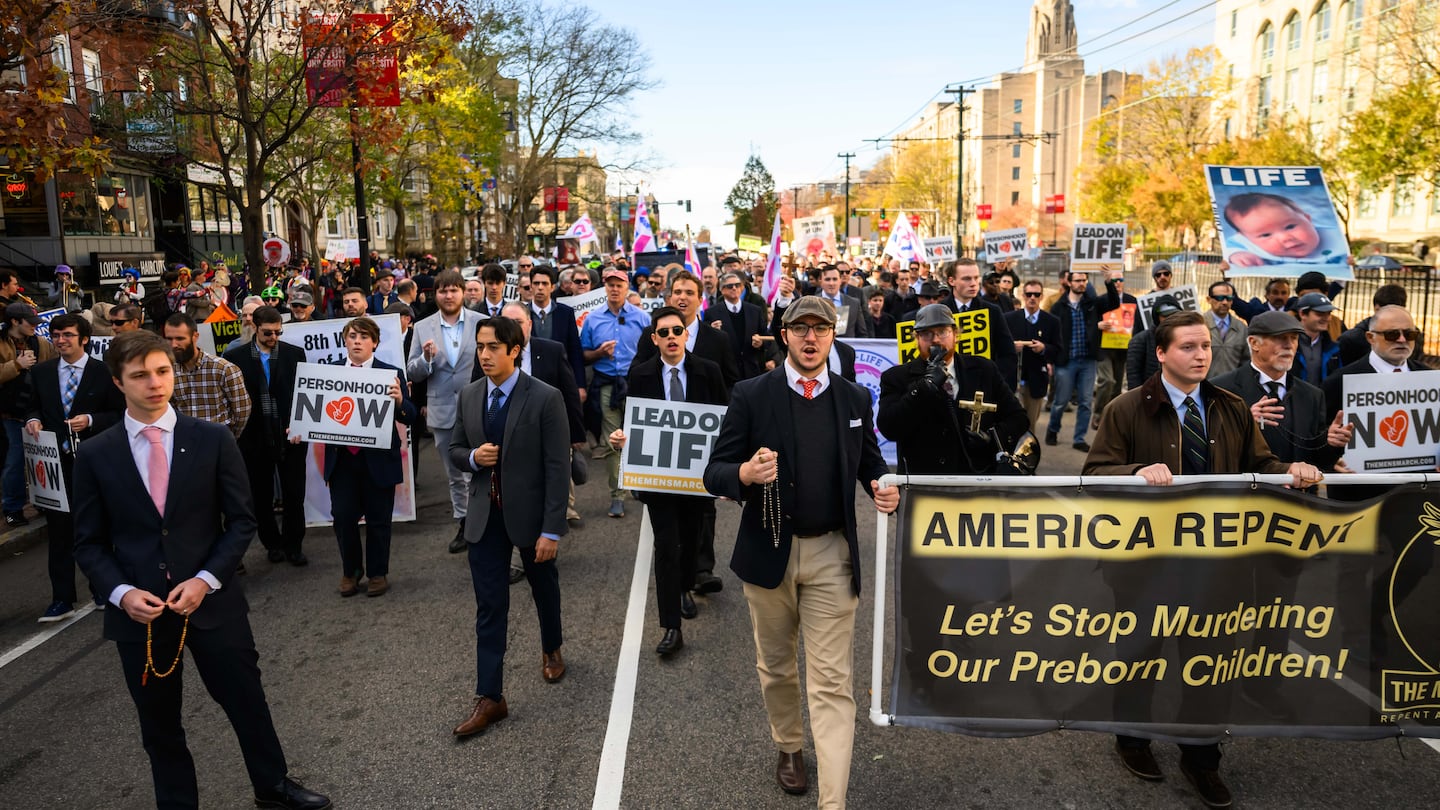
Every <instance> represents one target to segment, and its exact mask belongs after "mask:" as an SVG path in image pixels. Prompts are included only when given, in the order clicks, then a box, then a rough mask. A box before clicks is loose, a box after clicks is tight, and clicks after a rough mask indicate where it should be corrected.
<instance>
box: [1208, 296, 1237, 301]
mask: <svg viewBox="0 0 1440 810" xmlns="http://www.w3.org/2000/svg"><path fill="white" fill-rule="evenodd" d="M1210 300H1211V301H1234V300H1235V296H1233V295H1212V296H1210Z"/></svg>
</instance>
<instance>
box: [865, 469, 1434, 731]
mask: <svg viewBox="0 0 1440 810" xmlns="http://www.w3.org/2000/svg"><path fill="white" fill-rule="evenodd" d="M1437 543H1440V491H1437V489H1436V488H1435V487H1434V486H1433V485H1432V486H1430V487H1429V488H1428V489H1427V488H1425V487H1424V486H1423V485H1420V484H1406V485H1400V486H1396V487H1395V488H1394V489H1392V490H1391V491H1390V493H1389V494H1388V495H1386V496H1384V497H1381V498H1377V499H1373V500H1369V501H1360V502H1344V501H1334V500H1326V499H1323V498H1318V497H1314V496H1311V495H1307V494H1304V493H1299V492H1294V491H1291V490H1287V489H1284V488H1281V487H1273V486H1268V485H1258V486H1252V485H1251V484H1250V483H1248V482H1245V483H1239V482H1237V483H1220V484H1216V483H1202V484H1188V485H1182V486H1174V487H1167V488H1143V489H1138V488H1136V487H1125V486H1108V487H1107V486H1103V485H1102V486H1095V485H1090V484H1089V483H1087V484H1086V486H1084V487H1083V488H1076V487H1070V488H1068V489H1067V488H1060V487H1052V488H1048V489H1037V488H1021V487H1005V486H1000V485H987V486H983V487H967V488H963V489H956V488H943V489H942V488H935V487H923V486H911V487H909V488H908V490H907V491H906V493H905V497H904V502H903V503H902V504H901V509H900V536H899V540H898V544H899V556H898V564H897V571H898V582H897V583H896V601H897V604H898V611H897V613H896V638H897V644H896V647H895V658H894V670H893V675H894V677H893V680H892V693H891V706H892V713H893V715H894V718H893V720H894V722H895V723H897V724H901V725H913V726H922V727H929V728H938V729H944V730H951V731H961V732H965V733H971V734H981V735H1019V734H1033V733H1039V732H1043V731H1050V730H1054V729H1060V728H1073V729H1082V730H1092V731H1105V732H1128V733H1134V734H1138V735H1141V736H1146V737H1154V738H1159V739H1188V740H1214V739H1217V738H1220V737H1223V736H1225V735H1227V734H1231V735H1267V736H1305V737H1330V738H1343V739H1369V738H1376V737H1386V736H1394V735H1397V734H1402V733H1403V734H1406V735H1409V736H1424V737H1440V573H1437V572H1436V571H1435V570H1434V562H1435V557H1436V554H1437Z"/></svg>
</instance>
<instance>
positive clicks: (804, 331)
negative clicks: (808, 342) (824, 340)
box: [785, 323, 835, 338]
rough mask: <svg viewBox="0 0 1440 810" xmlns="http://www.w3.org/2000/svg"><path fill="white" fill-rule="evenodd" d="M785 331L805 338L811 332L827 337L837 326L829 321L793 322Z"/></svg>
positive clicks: (817, 335)
mask: <svg viewBox="0 0 1440 810" xmlns="http://www.w3.org/2000/svg"><path fill="white" fill-rule="evenodd" d="M785 331H787V332H789V333H790V334H792V335H794V336H795V337H798V338H803V337H805V336H806V335H809V334H810V333H811V332H814V333H815V337H825V336H826V335H829V334H831V333H832V332H834V331H835V327H834V326H831V325H830V324H828V323H815V324H810V323H793V324H790V325H789V326H787V327H785Z"/></svg>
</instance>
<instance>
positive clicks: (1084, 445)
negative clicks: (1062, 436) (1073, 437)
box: [1070, 442, 1090, 453]
mask: <svg viewBox="0 0 1440 810" xmlns="http://www.w3.org/2000/svg"><path fill="white" fill-rule="evenodd" d="M1070 446H1071V447H1073V448H1075V449H1076V450H1079V451H1080V452H1082V453H1088V452H1090V443H1089V442H1075V443H1074V444H1072V445H1070Z"/></svg>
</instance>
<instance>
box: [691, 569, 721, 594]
mask: <svg viewBox="0 0 1440 810" xmlns="http://www.w3.org/2000/svg"><path fill="white" fill-rule="evenodd" d="M724 589H725V583H724V581H722V580H721V579H720V578H719V577H717V576H715V575H714V574H712V573H710V572H709V571H701V572H699V573H698V574H696V575H695V593H698V594H700V595H702V596H703V595H705V594H707V593H719V592H720V591H722V590H724Z"/></svg>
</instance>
